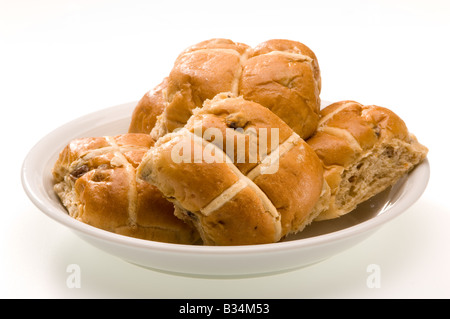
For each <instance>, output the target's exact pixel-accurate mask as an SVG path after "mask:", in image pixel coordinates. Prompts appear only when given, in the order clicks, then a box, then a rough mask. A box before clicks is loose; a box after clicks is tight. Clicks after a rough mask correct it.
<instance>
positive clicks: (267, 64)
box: [130, 39, 321, 140]
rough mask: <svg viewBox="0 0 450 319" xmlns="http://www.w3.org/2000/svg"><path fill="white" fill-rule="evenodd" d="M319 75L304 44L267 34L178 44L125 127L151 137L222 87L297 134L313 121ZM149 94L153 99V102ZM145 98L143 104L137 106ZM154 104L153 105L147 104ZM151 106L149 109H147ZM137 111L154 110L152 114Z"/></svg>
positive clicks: (310, 128)
mask: <svg viewBox="0 0 450 319" xmlns="http://www.w3.org/2000/svg"><path fill="white" fill-rule="evenodd" d="M320 89H321V78H320V69H319V64H318V62H317V58H316V56H315V54H314V52H312V51H311V50H310V49H309V48H308V47H307V46H305V45H304V44H302V43H300V42H297V41H291V40H283V39H273V40H269V41H266V42H263V43H261V44H259V45H257V46H256V47H255V48H251V47H249V46H248V45H246V44H243V43H237V42H233V41H231V40H228V39H211V40H207V41H203V42H200V43H198V44H195V45H193V46H191V47H189V48H187V49H186V50H184V51H183V52H182V53H181V54H180V55H179V56H178V57H177V59H176V61H175V63H174V66H173V68H172V70H171V72H170V74H169V76H168V77H167V83H166V86H165V88H164V89H163V90H162V96H163V99H164V101H163V104H164V105H165V107H164V110H163V111H162V112H161V107H160V105H161V100H160V96H161V90H160V88H157V89H155V90H153V91H152V92H151V93H149V94H150V96H151V95H152V94H154V95H157V97H155V98H150V97H149V95H146V96H144V99H145V101H143V102H140V103H139V105H138V106H137V108H136V110H135V112H134V114H133V118H132V123H131V125H130V132H131V131H133V132H142V133H149V132H150V129H151V134H152V136H153V138H154V139H155V140H156V139H158V138H159V137H161V136H163V135H164V134H166V133H169V132H172V131H173V130H175V129H177V128H180V127H183V126H184V125H185V124H186V122H187V120H188V119H189V118H190V116H191V115H192V111H193V109H195V108H196V107H201V106H202V105H203V102H204V101H205V100H207V99H212V98H213V97H214V96H215V95H217V94H219V93H222V92H232V93H233V94H234V95H236V96H243V97H244V98H245V99H247V100H251V101H254V102H257V103H259V104H261V105H263V106H265V107H267V108H268V109H270V110H271V111H272V112H274V113H275V114H277V115H278V116H279V117H280V118H281V119H282V120H283V121H285V122H286V123H287V124H288V125H289V126H290V127H291V128H292V129H293V130H294V132H296V133H297V134H298V135H299V136H300V137H302V138H307V137H309V136H311V135H312V134H313V132H314V131H315V129H316V127H317V123H318V120H319V110H320V98H319V95H320ZM152 100H155V101H154V102H153V101H152ZM142 104H146V105H147V106H146V108H145V109H144V108H142ZM152 105H154V106H152ZM152 108H154V109H155V111H148V110H150V109H152ZM141 112H146V113H147V114H150V113H152V114H153V113H160V114H159V115H158V119H157V121H156V123H155V122H154V117H153V116H151V117H146V116H143V115H141V114H140V113H141Z"/></svg>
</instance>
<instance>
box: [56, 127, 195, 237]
mask: <svg viewBox="0 0 450 319" xmlns="http://www.w3.org/2000/svg"><path fill="white" fill-rule="evenodd" d="M153 143H154V142H153V140H152V139H151V138H150V136H148V135H147V134H131V133H130V134H123V135H118V136H114V137H112V136H107V137H88V138H80V139H76V140H73V141H71V142H70V143H69V144H68V145H67V146H66V147H65V148H64V149H63V150H62V151H61V153H60V154H59V158H58V159H57V161H56V163H55V165H54V168H53V176H54V181H55V186H54V189H55V191H56V193H57V194H58V196H59V198H60V199H61V202H62V203H63V205H64V206H65V207H66V208H67V210H68V213H69V214H70V216H71V217H73V218H75V219H77V220H79V221H81V222H84V223H86V224H89V225H91V226H94V227H97V228H101V229H104V230H107V231H111V232H114V233H117V234H121V235H126V236H131V237H137V238H142V239H148V240H154V241H161V242H169V243H179V244H192V243H194V242H196V241H197V239H198V238H199V236H198V234H197V232H196V231H195V230H194V229H193V228H192V227H191V226H189V225H187V224H186V223H184V222H183V221H181V220H180V219H178V218H177V217H175V216H174V206H173V204H172V203H170V202H168V201H167V200H166V199H164V197H163V196H162V194H161V192H160V191H159V190H158V189H157V188H156V187H155V186H153V185H150V184H148V183H147V182H145V181H143V180H140V179H136V167H137V166H138V165H139V163H140V161H141V159H142V156H143V155H144V154H145V153H146V152H147V151H148V149H149V148H150V147H151V146H152V145H153Z"/></svg>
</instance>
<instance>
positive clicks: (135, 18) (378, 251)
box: [0, 0, 450, 298]
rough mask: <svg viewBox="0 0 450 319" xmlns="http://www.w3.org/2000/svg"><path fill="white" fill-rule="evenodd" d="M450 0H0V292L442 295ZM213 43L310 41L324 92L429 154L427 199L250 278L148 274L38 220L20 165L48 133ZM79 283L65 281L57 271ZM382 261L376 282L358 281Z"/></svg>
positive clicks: (448, 268) (153, 80)
mask: <svg viewBox="0 0 450 319" xmlns="http://www.w3.org/2000/svg"><path fill="white" fill-rule="evenodd" d="M449 35H450V2H448V1H445V0H442V1H438V0H426V1H420V0H415V1H412V0H397V1H395V0H389V1H388V0H379V1H356V0H355V1H350V0H345V1H310V0H308V1H285V0H272V1H266V0H258V1H242V0H240V1H235V0H228V1H211V0H210V1H195V0H192V1H170V0H167V1H130V0H127V1H118V0H115V1H85V0H81V1H80V0H78V1H68V0H64V1H50V0H44V1H32V0H29V1H24V0H20V1H12V0H11V1H5V0H1V1H0V106H1V117H0V118H1V124H0V129H1V134H0V136H1V157H0V158H1V163H0V170H1V174H0V176H1V179H0V181H1V182H0V187H1V188H0V194H1V195H0V196H1V205H0V214H1V215H0V297H3V298H109V297H112V298H449V297H450V256H449V255H450V254H449V247H448V245H449V244H450V231H449V229H450V227H449V226H450V205H449V203H448V202H449V198H450V195H449V186H448V183H447V180H448V175H449V173H448V164H447V160H448V158H449V155H450V154H449V151H448V137H447V136H448V126H449V125H448V116H449V111H448V110H449V108H450V105H449V102H448V101H449V99H448V87H449V82H450V81H449V80H448V76H449V74H450V63H449V57H450V45H449ZM212 37H223V38H229V39H232V40H234V41H238V42H244V43H247V44H249V45H256V44H258V43H259V42H262V41H264V40H267V39H272V38H287V39H293V40H297V41H300V42H303V43H305V44H306V45H308V46H309V47H310V48H311V49H312V50H313V51H314V52H315V53H316V55H317V57H318V59H319V64H320V67H321V70H322V79H323V82H322V83H323V90H322V95H321V96H322V99H324V100H328V101H338V100H342V99H352V100H356V101H359V102H361V103H364V104H378V105H382V106H385V107H388V108H390V109H392V110H393V111H395V112H396V113H397V114H399V115H400V116H401V117H402V118H403V119H404V120H405V122H406V123H407V125H408V127H409V129H410V130H411V131H412V132H413V133H415V134H416V135H417V137H418V138H419V140H420V141H421V142H422V143H423V144H425V145H426V146H428V147H429V149H430V153H429V160H430V165H431V178H430V182H429V185H428V188H427V190H426V191H425V193H424V194H423V196H422V197H421V198H420V199H419V200H418V201H417V202H416V204H414V206H412V207H411V208H410V209H408V210H407V211H406V212H405V213H404V214H402V215H401V216H400V217H398V218H396V219H395V220H393V221H392V222H390V223H389V224H387V225H385V226H384V227H383V228H382V229H381V230H379V231H378V232H377V233H375V234H374V235H373V236H371V237H370V238H369V239H367V240H365V241H364V242H362V243H360V244H358V245H357V246H355V247H353V248H351V249H349V250H347V251H345V252H343V253H341V254H339V255H336V256H334V257H332V258H330V259H328V260H326V261H323V262H321V263H318V264H316V265H313V266H310V267H307V268H303V269H299V270H296V271H292V272H289V273H284V274H277V275H273V276H265V277H259V278H247V279H228V280H220V279H201V278H188V277H181V276H174V275H169V274H163V273H158V272H153V271H150V270H146V269H143V268H140V267H137V266H134V265H131V264H128V263H126V262H124V261H122V260H120V259H118V258H116V257H114V256H111V255H108V254H106V253H104V252H102V251H100V250H98V249H97V248H95V247H92V246H90V245H88V244H87V243H85V242H84V241H82V240H81V239H79V238H78V237H77V236H76V235H75V234H74V233H73V232H71V231H69V230H68V229H66V228H65V227H64V226H62V225H59V224H57V223H56V222H54V221H53V220H50V219H49V218H48V217H46V216H45V215H44V214H42V213H41V212H40V211H39V210H38V209H37V208H35V207H34V206H33V204H32V203H31V202H30V201H29V199H28V198H27V197H26V195H25V193H24V191H23V189H22V185H21V182H20V169H21V165H22V162H23V159H24V158H25V156H26V154H27V152H28V151H29V150H30V148H31V147H32V146H33V145H34V144H35V143H36V142H38V141H39V139H40V138H42V137H43V136H44V135H46V134H47V133H48V132H50V131H51V130H53V129H54V128H56V127H59V126H61V125H63V124H64V123H66V122H68V121H71V120H73V119H75V118H77V117H79V116H81V115H85V114H87V113H90V112H92V111H95V110H99V109H103V108H106V107H109V106H113V105H117V104H121V103H125V102H130V101H136V100H138V99H140V98H141V96H142V95H143V94H144V93H145V92H146V91H148V90H150V89H151V88H152V87H153V86H155V85H156V84H158V83H159V81H160V80H161V79H162V77H164V76H165V75H167V74H168V72H169V71H170V69H171V67H172V63H173V61H174V59H175V57H176V56H177V55H178V53H179V52H180V51H181V50H183V49H184V48H185V47H187V46H189V45H191V44H194V43H197V42H199V41H202V40H206V39H209V38H212ZM70 264H77V265H79V266H80V269H81V287H80V288H69V287H68V286H67V285H66V279H67V277H68V275H69V274H68V273H67V272H66V267H67V266H68V265H70ZM371 264H375V265H378V266H379V267H380V270H381V273H380V275H381V277H380V278H381V286H380V287H379V288H370V287H368V286H367V282H366V281H367V278H368V276H369V273H368V272H367V267H368V266H369V265H371Z"/></svg>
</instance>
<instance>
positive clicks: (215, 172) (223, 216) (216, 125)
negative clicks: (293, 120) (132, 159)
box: [138, 93, 324, 245]
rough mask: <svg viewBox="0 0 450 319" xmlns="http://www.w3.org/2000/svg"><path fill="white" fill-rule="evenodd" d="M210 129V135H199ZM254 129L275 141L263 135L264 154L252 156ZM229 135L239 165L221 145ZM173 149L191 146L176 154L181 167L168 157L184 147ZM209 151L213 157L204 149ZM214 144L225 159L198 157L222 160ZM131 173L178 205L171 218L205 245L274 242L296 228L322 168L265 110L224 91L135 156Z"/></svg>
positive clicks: (318, 187) (318, 186)
mask: <svg viewBox="0 0 450 319" xmlns="http://www.w3.org/2000/svg"><path fill="white" fill-rule="evenodd" d="M210 129H213V130H217V131H216V132H218V133H217V135H214V134H213V135H208V136H206V134H207V132H208V130H210ZM238 129H241V130H240V131H238ZM262 129H269V130H268V131H269V132H271V130H275V131H276V132H279V134H276V133H275V131H273V133H272V134H274V135H273V136H276V137H277V140H276V143H275V140H274V139H273V140H272V136H271V135H267V136H269V140H271V142H270V143H268V147H267V149H266V152H262V153H259V152H258V153H259V154H258V155H257V156H254V157H252V156H250V155H251V154H250V149H249V144H251V143H252V142H249V139H250V140H252V138H250V137H251V136H253V137H254V138H255V139H254V140H252V141H255V142H256V145H258V146H260V150H262V145H263V144H262V141H261V140H262V138H263V136H264V138H267V136H266V135H262V133H261V132H262V131H263V130H262ZM230 132H232V133H233V134H231V135H230V134H227V133H230ZM222 134H225V135H222ZM236 136H243V137H244V140H245V141H246V143H245V144H241V145H243V147H242V149H241V150H244V152H243V153H244V154H245V156H244V160H243V162H242V163H236V162H235V160H236V159H237V157H235V156H234V155H236V154H237V153H238V152H239V149H238V144H236V143H232V142H230V140H229V139H230V137H231V139H234V138H236ZM219 137H220V138H219ZM194 144H195V145H196V147H197V149H195V148H194V146H195V145H194ZM180 145H181V146H183V145H184V146H191V148H190V150H191V153H189V154H188V155H187V156H185V157H184V159H187V163H185V162H181V161H180V160H174V157H173V154H179V151H178V150H179V149H184V150H186V149H187V148H184V146H183V147H180ZM213 145H214V146H213ZM211 146H213V147H212V150H213V151H214V152H210V153H208V152H206V150H207V149H208V148H209V147H211ZM219 146H220V147H219ZM177 147H178V148H177ZM222 147H225V150H224V151H225V152H226V153H228V154H230V153H232V151H233V153H232V154H233V155H232V156H228V157H226V158H227V159H228V161H227V162H224V161H222V162H219V163H217V162H214V161H213V162H211V161H210V162H208V161H207V159H206V158H205V154H212V153H213V155H211V156H213V158H214V159H215V160H217V159H224V158H225V156H224V152H223V151H222V150H223V149H222ZM174 150H175V151H174ZM194 152H197V154H203V158H199V157H198V156H197V157H195V156H193V155H192V153H194ZM240 154H241V153H240ZM250 158H253V159H255V161H254V162H250ZM194 159H200V160H199V161H197V162H195V161H194ZM269 159H271V162H270V161H268V160H269ZM270 163H271V164H270ZM274 168H275V169H274ZM264 169H266V170H264ZM138 176H140V178H143V179H144V180H147V181H148V182H149V183H152V184H154V185H156V186H157V187H158V188H159V189H160V190H161V191H162V193H163V194H164V195H165V196H166V197H167V198H170V199H171V200H172V201H173V202H174V203H175V205H176V206H177V207H178V213H177V216H179V217H180V218H183V219H186V220H190V222H192V223H193V224H194V225H195V226H196V227H197V228H198V230H199V233H200V234H201V236H202V239H203V241H204V243H206V244H210V245H242V244H257V243H269V242H276V241H278V240H280V239H281V238H282V237H283V236H285V235H287V234H290V233H295V232H297V231H301V230H302V229H303V228H304V227H305V226H306V225H307V224H309V223H310V222H311V221H312V219H313V218H314V217H316V215H315V214H316V211H315V205H316V204H317V203H318V201H319V199H320V196H321V194H322V191H323V184H324V177H323V167H322V163H321V161H320V160H319V158H318V157H317V155H316V154H315V152H314V151H313V150H312V148H311V147H309V146H308V145H307V144H306V142H304V141H303V139H301V138H300V137H299V136H298V135H297V134H296V133H294V132H293V131H292V130H291V129H290V128H289V126H287V125H286V124H285V123H284V122H283V121H281V120H280V119H279V118H278V117H277V116H276V115H274V114H273V113H272V112H270V111H269V110H268V109H267V108H265V107H263V106H261V105H259V104H257V103H255V102H251V101H246V100H244V99H243V98H242V97H235V96H233V95H232V94H231V93H223V94H219V95H217V96H216V97H215V98H214V99H213V100H208V101H206V102H205V103H204V106H203V108H201V109H196V110H195V111H194V114H193V116H192V117H191V118H190V119H189V121H188V122H187V124H186V126H185V127H184V128H183V129H181V130H178V131H177V132H173V133H169V134H166V135H165V136H164V137H162V138H160V139H159V140H158V141H157V142H156V144H155V147H153V148H152V149H151V150H150V151H149V153H148V155H147V156H145V158H144V159H143V161H142V163H141V165H140V166H139V168H138Z"/></svg>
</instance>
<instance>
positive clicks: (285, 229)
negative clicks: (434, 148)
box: [53, 39, 428, 245]
mask: <svg viewBox="0 0 450 319" xmlns="http://www.w3.org/2000/svg"><path fill="white" fill-rule="evenodd" d="M320 90H321V76H320V69H319V65H318V61H317V58H316V56H315V54H314V53H313V52H312V51H311V50H310V49H309V48H308V47H307V46H305V45H304V44H302V43H299V42H296V41H291V40H269V41H266V42H263V43H261V44H259V45H257V46H256V47H254V48H252V47H250V46H248V45H246V44H243V43H235V42H233V41H231V40H227V39H211V40H208V41H203V42H200V43H198V44H196V45H193V46H191V47H189V48H187V49H186V50H184V51H183V52H182V53H181V54H180V55H179V56H178V58H177V59H176V61H175V63H174V66H173V69H172V70H171V72H170V73H169V74H168V75H167V76H166V77H164V78H163V80H162V81H161V83H160V84H158V85H157V86H156V87H155V88H153V89H152V90H150V91H148V92H147V93H146V94H145V95H144V96H143V97H142V99H141V100H140V101H139V102H138V104H137V105H136V107H135V109H134V111H133V113H132V114H130V116H131V121H130V126H129V131H128V132H123V134H121V135H118V136H106V137H86V138H82V139H77V140H74V141H72V142H71V143H70V144H69V145H67V147H66V148H65V149H64V150H62V151H61V153H60V156H59V158H58V160H57V162H56V163H55V165H54V169H53V175H54V179H55V191H56V193H57V194H58V196H59V197H60V199H61V202H62V204H63V205H64V206H65V207H66V208H67V210H68V212H69V214H70V215H71V216H72V217H74V218H76V219H78V220H80V221H81V222H84V223H87V224H90V225H92V226H94V227H98V228H101V229H104V230H107V231H111V232H115V233H118V234H121V235H126V236H132V237H137V238H142V239H147V240H153V241H161V242H168V243H177V244H203V245H252V244H265V243H274V242H278V241H280V240H282V239H283V238H285V237H286V236H289V235H290V234H294V233H297V232H300V231H302V230H303V229H304V228H305V227H307V225H309V224H311V223H312V222H320V220H327V219H333V218H338V217H339V216H342V215H345V214H348V213H350V212H351V211H353V210H354V209H355V208H356V206H357V205H359V204H360V203H362V202H364V201H366V200H368V199H369V198H371V197H372V196H374V195H376V194H378V193H380V192H381V191H383V190H385V189H386V188H388V187H389V186H391V185H393V184H394V183H396V182H397V181H398V180H399V179H400V178H401V177H402V176H404V175H405V174H407V173H408V172H410V171H411V170H412V169H413V168H414V167H415V166H416V165H418V164H419V163H420V162H422V161H423V160H424V159H425V158H426V155H427V152H428V150H427V148H426V147H425V146H423V145H421V144H420V143H419V142H418V141H417V139H416V137H415V136H414V135H412V134H411V133H410V132H409V131H408V129H407V127H406V125H405V123H404V122H403V121H402V119H401V118H400V117H398V116H397V115H396V114H395V113H394V112H392V111H391V110H389V109H386V108H384V107H380V106H374V105H370V106H365V105H362V104H360V103H358V102H355V101H350V100H349V101H340V102H336V103H333V104H331V105H329V106H327V107H325V108H324V109H322V110H320V103H321V101H320V96H319V95H320Z"/></svg>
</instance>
